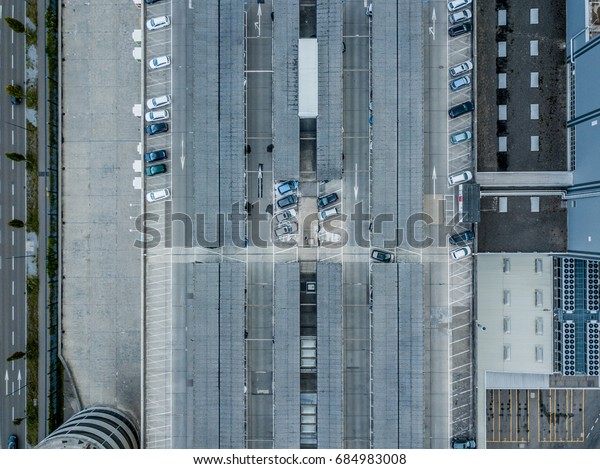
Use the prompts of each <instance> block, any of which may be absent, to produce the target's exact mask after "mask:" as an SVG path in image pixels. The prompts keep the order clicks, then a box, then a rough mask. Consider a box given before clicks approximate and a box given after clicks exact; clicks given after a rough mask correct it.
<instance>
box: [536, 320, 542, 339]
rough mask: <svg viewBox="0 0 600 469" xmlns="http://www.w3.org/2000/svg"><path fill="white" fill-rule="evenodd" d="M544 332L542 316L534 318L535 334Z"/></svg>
mask: <svg viewBox="0 0 600 469" xmlns="http://www.w3.org/2000/svg"><path fill="white" fill-rule="evenodd" d="M543 334H544V318H535V335H543Z"/></svg>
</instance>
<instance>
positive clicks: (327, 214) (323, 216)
mask: <svg viewBox="0 0 600 469" xmlns="http://www.w3.org/2000/svg"><path fill="white" fill-rule="evenodd" d="M338 213H340V212H339V210H338V208H337V207H332V208H328V209H327V210H322V211H321V220H326V219H328V218H329V217H333V216H335V215H337V214H338Z"/></svg>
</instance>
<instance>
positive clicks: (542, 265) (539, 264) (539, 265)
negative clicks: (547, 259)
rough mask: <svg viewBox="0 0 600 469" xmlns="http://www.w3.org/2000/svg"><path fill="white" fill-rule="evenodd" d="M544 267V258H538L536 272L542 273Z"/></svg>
mask: <svg viewBox="0 0 600 469" xmlns="http://www.w3.org/2000/svg"><path fill="white" fill-rule="evenodd" d="M543 268H544V263H543V262H542V260H541V259H540V258H537V259H536V260H535V273H536V274H541V273H542V271H543Z"/></svg>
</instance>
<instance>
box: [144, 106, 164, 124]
mask: <svg viewBox="0 0 600 469" xmlns="http://www.w3.org/2000/svg"><path fill="white" fill-rule="evenodd" d="M169 117H170V116H169V111H167V110H166V109H159V110H158V111H150V112H147V113H146V122H157V121H164V120H166V119H168V118H169Z"/></svg>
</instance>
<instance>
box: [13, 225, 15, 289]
mask: <svg viewBox="0 0 600 469" xmlns="http://www.w3.org/2000/svg"><path fill="white" fill-rule="evenodd" d="M12 245H13V246H14V245H15V232H14V231H13V232H12ZM13 283H14V282H13ZM13 295H14V293H13Z"/></svg>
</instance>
